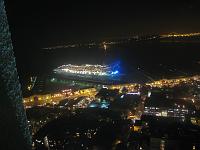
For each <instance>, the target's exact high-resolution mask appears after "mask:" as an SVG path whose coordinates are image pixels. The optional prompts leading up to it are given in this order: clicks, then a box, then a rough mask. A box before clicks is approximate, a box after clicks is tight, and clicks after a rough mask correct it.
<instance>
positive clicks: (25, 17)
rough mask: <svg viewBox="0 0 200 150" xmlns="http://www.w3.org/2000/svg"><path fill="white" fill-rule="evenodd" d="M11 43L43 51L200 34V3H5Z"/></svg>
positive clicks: (33, 0)
mask: <svg viewBox="0 0 200 150" xmlns="http://www.w3.org/2000/svg"><path fill="white" fill-rule="evenodd" d="M6 5H7V12H8V17H9V23H10V26H11V31H12V35H13V40H14V41H16V42H19V43H20V42H22V41H23V44H24V42H25V43H27V44H28V43H29V44H33V45H34V46H37V47H41V46H47V45H57V44H58V43H62V42H64V43H66V42H70V41H71V42H76V41H88V40H93V39H94V40H95V39H101V38H105V37H116V36H117V37H119V36H126V35H134V34H151V33H168V32H198V31H200V5H199V3H198V0H190V1H189V0H188V1H184V0H181V1H177V0H174V1H170V0H162V1H160V2H156V1H151V0H138V1H135V0H133V1H132V2H130V1H125V0H123V1H119V2H118V1H97V0H93V1H90V2H89V1H83V2H79V1H69V0H58V1H57V0H54V1H53V0H26V1H24V0H20V1H14V0H7V1H6Z"/></svg>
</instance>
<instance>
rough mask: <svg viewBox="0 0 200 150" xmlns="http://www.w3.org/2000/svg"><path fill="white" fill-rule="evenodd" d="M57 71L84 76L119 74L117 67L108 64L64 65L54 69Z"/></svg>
mask: <svg viewBox="0 0 200 150" xmlns="http://www.w3.org/2000/svg"><path fill="white" fill-rule="evenodd" d="M54 72H55V73H58V74H65V75H70V76H84V77H114V76H118V75H119V71H118V70H117V69H116V67H112V66H108V65H90V64H84V65H72V64H68V65H62V66H59V67H58V68H56V69H54Z"/></svg>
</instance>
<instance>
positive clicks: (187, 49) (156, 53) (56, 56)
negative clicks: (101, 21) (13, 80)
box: [17, 42, 200, 78]
mask: <svg viewBox="0 0 200 150" xmlns="http://www.w3.org/2000/svg"><path fill="white" fill-rule="evenodd" d="M198 61H200V44H198V43H160V42H153V43H151V42H145V43H144V42H143V43H142V42H141V43H134V44H127V45H121V46H112V47H108V49H107V50H106V53H105V51H104V49H103V48H71V49H55V50H43V49H40V50H38V49H37V51H35V52H34V53H30V54H27V59H26V62H25V61H21V60H20V61H18V62H19V63H18V64H17V65H18V70H19V74H20V76H21V77H24V76H27V75H30V74H42V73H47V72H50V71H52V70H53V69H54V68H56V67H58V66H60V65H62V64H69V63H70V64H112V63H115V62H120V66H121V67H120V68H121V69H120V72H121V73H123V74H126V75H131V74H135V75H136V74H137V73H138V72H140V73H141V74H146V75H150V76H151V77H155V78H157V77H165V76H174V75H188V74H197V73H199V72H200V65H199V64H198V63H197V62H198Z"/></svg>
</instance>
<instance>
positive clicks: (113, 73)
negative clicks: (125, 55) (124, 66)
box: [111, 70, 119, 75]
mask: <svg viewBox="0 0 200 150" xmlns="http://www.w3.org/2000/svg"><path fill="white" fill-rule="evenodd" d="M118 73H119V71H118V70H116V71H113V72H112V73H111V74H112V75H116V74H118Z"/></svg>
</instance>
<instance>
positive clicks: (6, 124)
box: [0, 0, 31, 150]
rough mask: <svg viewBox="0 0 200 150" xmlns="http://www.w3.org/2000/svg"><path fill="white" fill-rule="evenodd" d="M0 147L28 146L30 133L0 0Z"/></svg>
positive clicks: (23, 149)
mask: <svg viewBox="0 0 200 150" xmlns="http://www.w3.org/2000/svg"><path fill="white" fill-rule="evenodd" d="M0 149H1V150H10V149H12V150H27V149H31V136H30V133H29V128H28V125H27V119H26V114H25V109H24V106H23V103H22V92H21V86H20V83H19V79H18V73H17V69H16V62H15V57H14V53H13V47H12V41H11V34H10V32H9V26H8V21H7V16H6V11H5V6H4V1H3V0H0Z"/></svg>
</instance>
